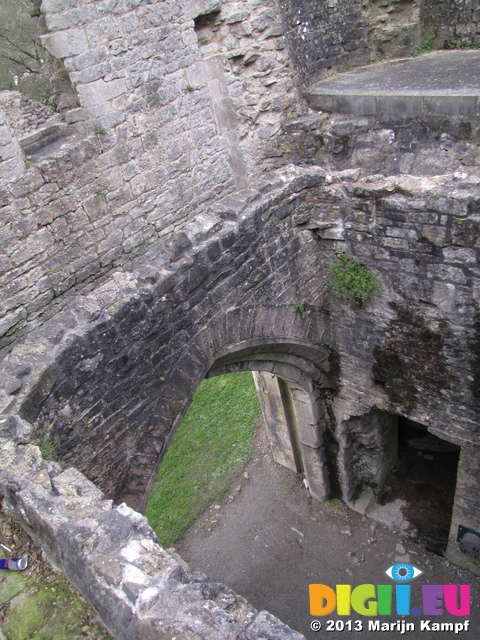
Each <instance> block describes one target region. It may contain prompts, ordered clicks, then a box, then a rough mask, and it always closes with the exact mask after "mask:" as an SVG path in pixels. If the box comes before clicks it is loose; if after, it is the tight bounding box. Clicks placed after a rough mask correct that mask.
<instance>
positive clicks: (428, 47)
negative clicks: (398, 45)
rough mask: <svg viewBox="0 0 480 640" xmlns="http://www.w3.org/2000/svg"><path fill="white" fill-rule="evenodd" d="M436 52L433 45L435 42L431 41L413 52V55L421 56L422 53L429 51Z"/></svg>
mask: <svg viewBox="0 0 480 640" xmlns="http://www.w3.org/2000/svg"><path fill="white" fill-rule="evenodd" d="M434 50H435V45H434V44H433V40H429V41H428V42H425V43H424V44H422V46H421V47H417V48H416V49H414V50H413V52H412V55H413V56H415V57H416V56H419V55H421V54H422V53H428V52H429V51H434Z"/></svg>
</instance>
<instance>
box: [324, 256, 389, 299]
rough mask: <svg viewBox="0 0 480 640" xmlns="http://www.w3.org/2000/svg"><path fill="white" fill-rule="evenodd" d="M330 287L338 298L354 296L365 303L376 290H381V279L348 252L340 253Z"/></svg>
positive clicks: (333, 268) (333, 269)
mask: <svg viewBox="0 0 480 640" xmlns="http://www.w3.org/2000/svg"><path fill="white" fill-rule="evenodd" d="M330 268H331V270H332V271H333V273H332V275H331V277H330V280H329V281H328V287H329V289H331V290H332V291H333V293H334V295H335V297H336V298H337V299H338V298H347V297H348V296H353V297H354V298H355V299H356V300H357V302H359V303H360V304H363V303H364V302H365V301H366V300H367V299H368V298H369V297H370V296H372V295H373V294H374V293H375V292H376V291H379V290H380V280H379V279H378V278H377V276H376V275H375V273H374V272H373V271H372V270H371V269H369V268H368V267H367V266H366V265H364V264H362V263H361V262H357V260H355V258H353V257H352V256H350V255H349V254H348V253H344V252H342V253H340V254H339V255H338V257H337V260H336V262H335V264H333V265H332V266H331V267H330Z"/></svg>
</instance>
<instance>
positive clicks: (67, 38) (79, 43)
mask: <svg viewBox="0 0 480 640" xmlns="http://www.w3.org/2000/svg"><path fill="white" fill-rule="evenodd" d="M40 40H41V41H42V45H43V46H44V47H45V49H47V51H48V52H49V53H51V54H52V56H54V57H55V58H67V57H69V56H75V55H79V54H81V53H85V51H87V49H88V43H87V38H86V36H85V33H84V31H83V29H68V30H67V31H58V32H56V33H50V34H47V35H44V36H40Z"/></svg>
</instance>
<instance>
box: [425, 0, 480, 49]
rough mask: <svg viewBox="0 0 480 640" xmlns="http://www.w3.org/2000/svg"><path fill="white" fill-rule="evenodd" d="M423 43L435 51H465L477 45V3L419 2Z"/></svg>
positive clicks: (467, 0) (475, 0)
mask: <svg viewBox="0 0 480 640" xmlns="http://www.w3.org/2000/svg"><path fill="white" fill-rule="evenodd" d="M421 24H422V30H423V36H422V38H423V42H429V41H431V42H433V44H434V46H435V47H437V48H447V49H454V48H469V47H478V46H479V45H480V4H479V2H478V0H448V2H443V1H442V0H423V6H422V9H421Z"/></svg>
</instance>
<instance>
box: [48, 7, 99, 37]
mask: <svg viewBox="0 0 480 640" xmlns="http://www.w3.org/2000/svg"><path fill="white" fill-rule="evenodd" d="M95 18H96V12H95V7H94V6H93V5H83V6H82V7H81V8H78V9H71V10H70V11H65V12H63V13H53V12H48V13H47V15H46V23H47V27H48V29H49V31H62V30H64V29H70V28H71V27H78V26H80V25H82V24H85V23H86V22H91V21H92V20H95Z"/></svg>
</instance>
